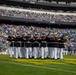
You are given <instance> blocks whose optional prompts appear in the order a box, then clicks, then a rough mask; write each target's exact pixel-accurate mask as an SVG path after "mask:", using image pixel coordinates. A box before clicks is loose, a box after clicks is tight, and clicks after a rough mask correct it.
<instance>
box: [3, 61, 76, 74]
mask: <svg viewBox="0 0 76 75" xmlns="http://www.w3.org/2000/svg"><path fill="white" fill-rule="evenodd" d="M2 62H3V63H7V64H13V65H19V66H25V67H26V66H27V67H33V68H39V69H46V70H54V71H61V72H67V73H73V74H76V72H75V71H70V70H63V69H58V68H52V67H51V68H48V67H44V66H37V65H31V64H23V63H19V62H9V61H2Z"/></svg>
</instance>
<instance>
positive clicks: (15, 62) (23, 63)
mask: <svg viewBox="0 0 76 75" xmlns="http://www.w3.org/2000/svg"><path fill="white" fill-rule="evenodd" d="M0 75H76V56H75V55H74V56H73V55H72V56H64V59H63V60H60V59H59V60H53V59H45V60H41V59H14V58H12V59H10V58H9V55H0Z"/></svg>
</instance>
